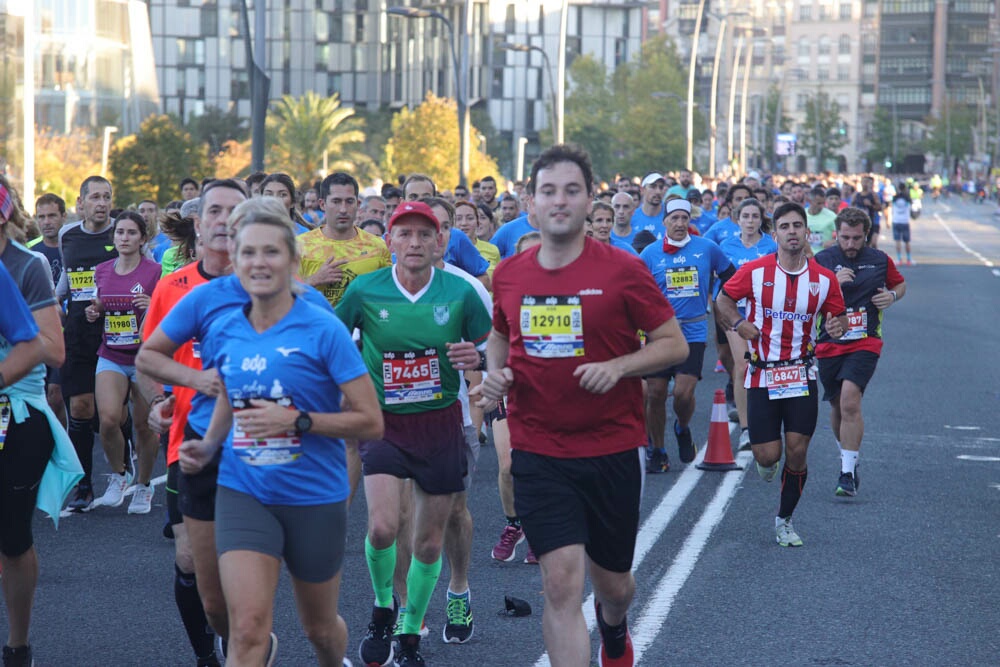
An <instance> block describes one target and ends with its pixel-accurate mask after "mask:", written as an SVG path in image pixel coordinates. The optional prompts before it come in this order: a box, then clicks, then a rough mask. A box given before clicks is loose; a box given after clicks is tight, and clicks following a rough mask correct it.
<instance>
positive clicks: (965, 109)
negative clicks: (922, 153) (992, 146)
mask: <svg viewBox="0 0 1000 667" xmlns="http://www.w3.org/2000/svg"><path fill="white" fill-rule="evenodd" d="M925 122H926V123H927V127H928V129H929V130H930V132H929V136H928V137H927V140H926V148H927V151H928V152H930V153H934V154H936V155H944V156H947V155H949V152H948V151H949V149H951V152H950V155H951V157H952V158H959V159H961V158H963V157H965V156H966V155H969V154H971V153H972V151H973V141H972V131H973V128H975V127H977V124H976V122H977V114H976V110H975V108H974V107H971V106H968V105H965V104H955V103H952V104H949V105H948V106H947V108H944V109H941V114H940V115H939V116H938V117H937V118H934V117H930V118H928V119H927V120H926V121H925ZM949 130H950V134H951V142H950V145H949V141H948V135H949Z"/></svg>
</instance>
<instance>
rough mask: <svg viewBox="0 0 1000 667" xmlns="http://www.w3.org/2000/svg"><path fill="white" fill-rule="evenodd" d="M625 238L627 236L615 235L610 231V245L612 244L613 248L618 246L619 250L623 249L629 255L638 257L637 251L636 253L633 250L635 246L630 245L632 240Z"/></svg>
mask: <svg viewBox="0 0 1000 667" xmlns="http://www.w3.org/2000/svg"><path fill="white" fill-rule="evenodd" d="M632 236H635V234H633V235H632ZM626 238H627V237H624V236H615V234H614V232H612V233H611V245H612V246H614V247H615V248H619V249H621V250H624V251H625V252H627V253H629V254H630V255H635V256H636V257H638V256H639V253H637V252H636V251H635V248H633V247H632V242H631V241H626Z"/></svg>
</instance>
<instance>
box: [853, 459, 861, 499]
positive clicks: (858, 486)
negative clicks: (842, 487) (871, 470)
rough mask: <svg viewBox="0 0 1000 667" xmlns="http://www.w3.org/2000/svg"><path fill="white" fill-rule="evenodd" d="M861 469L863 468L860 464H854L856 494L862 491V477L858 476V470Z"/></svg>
mask: <svg viewBox="0 0 1000 667" xmlns="http://www.w3.org/2000/svg"><path fill="white" fill-rule="evenodd" d="M860 467H861V465H860V464H858V463H855V464H854V491H855V492H857V491H860V490H861V476H860V475H858V468H860Z"/></svg>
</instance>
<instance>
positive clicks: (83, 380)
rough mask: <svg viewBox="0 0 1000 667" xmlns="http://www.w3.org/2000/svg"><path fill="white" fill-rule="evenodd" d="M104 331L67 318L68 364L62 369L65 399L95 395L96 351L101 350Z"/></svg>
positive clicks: (85, 322) (95, 325)
mask: <svg viewBox="0 0 1000 667" xmlns="http://www.w3.org/2000/svg"><path fill="white" fill-rule="evenodd" d="M102 335H103V334H102V332H101V328H100V326H99V325H98V324H97V323H90V322H87V321H83V322H81V321H80V320H78V319H74V318H67V319H66V329H65V331H64V333H63V337H64V339H65V344H66V361H65V362H64V363H63V366H62V390H63V396H67V397H72V396H82V395H84V394H93V393H94V384H95V380H94V376H95V375H96V374H97V348H99V347H100V346H101V337H102Z"/></svg>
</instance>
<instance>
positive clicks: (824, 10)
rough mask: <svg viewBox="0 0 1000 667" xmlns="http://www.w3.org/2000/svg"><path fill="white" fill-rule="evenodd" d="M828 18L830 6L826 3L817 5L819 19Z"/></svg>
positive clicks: (825, 19) (824, 19)
mask: <svg viewBox="0 0 1000 667" xmlns="http://www.w3.org/2000/svg"><path fill="white" fill-rule="evenodd" d="M829 18H830V7H829V6H828V5H824V4H820V6H819V20H820V21H827V20H829Z"/></svg>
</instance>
